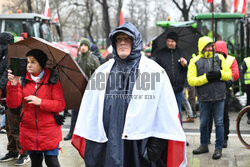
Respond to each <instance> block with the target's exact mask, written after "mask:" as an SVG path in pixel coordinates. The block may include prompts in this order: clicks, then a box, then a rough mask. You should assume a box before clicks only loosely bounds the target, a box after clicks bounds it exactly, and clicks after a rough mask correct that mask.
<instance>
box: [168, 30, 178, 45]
mask: <svg viewBox="0 0 250 167" xmlns="http://www.w3.org/2000/svg"><path fill="white" fill-rule="evenodd" d="M167 39H172V40H174V41H175V42H176V43H177V42H178V34H177V33H176V32H173V31H172V32H170V33H168V35H167Z"/></svg>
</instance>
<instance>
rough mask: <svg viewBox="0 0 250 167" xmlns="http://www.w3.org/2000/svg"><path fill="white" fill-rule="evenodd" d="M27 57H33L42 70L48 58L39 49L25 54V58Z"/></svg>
mask: <svg viewBox="0 0 250 167" xmlns="http://www.w3.org/2000/svg"><path fill="white" fill-rule="evenodd" d="M28 56H32V57H34V58H35V59H36V60H37V61H38V63H39V64H40V66H41V67H42V68H45V66H46V62H47V60H48V57H47V55H46V54H45V53H44V52H43V51H41V50H40V49H32V50H30V51H29V52H28V53H27V54H26V57H28Z"/></svg>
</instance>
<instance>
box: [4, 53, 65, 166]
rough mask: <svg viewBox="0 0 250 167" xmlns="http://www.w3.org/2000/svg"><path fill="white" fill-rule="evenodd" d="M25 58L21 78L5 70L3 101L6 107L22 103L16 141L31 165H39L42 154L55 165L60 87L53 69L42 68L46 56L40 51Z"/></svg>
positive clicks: (62, 104) (59, 135)
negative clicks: (25, 62) (24, 67)
mask: <svg viewBox="0 0 250 167" xmlns="http://www.w3.org/2000/svg"><path fill="white" fill-rule="evenodd" d="M26 57H27V60H28V61H27V73H26V77H25V78H20V77H18V76H14V75H13V74H12V71H11V70H9V71H8V79H9V82H8V84H7V97H6V103H7V106H8V107H9V108H17V107H19V106H20V105H22V111H21V115H20V120H21V122H20V144H21V147H22V150H24V151H27V153H28V154H29V155H30V158H31V164H32V167H41V166H42V161H43V157H45V163H46V165H47V166H48V167H59V166H60V164H59V162H58V147H59V142H60V141H61V140H62V131H61V126H60V124H57V122H56V119H55V118H57V116H58V114H59V112H61V111H63V110H64V107H65V100H64V96H63V90H62V87H61V84H60V82H59V80H58V75H57V74H56V73H55V71H53V70H50V69H47V68H45V66H46V62H47V60H48V58H47V55H46V54H45V53H44V52H42V51H41V50H39V49H33V50H31V51H29V52H28V53H27V54H26Z"/></svg>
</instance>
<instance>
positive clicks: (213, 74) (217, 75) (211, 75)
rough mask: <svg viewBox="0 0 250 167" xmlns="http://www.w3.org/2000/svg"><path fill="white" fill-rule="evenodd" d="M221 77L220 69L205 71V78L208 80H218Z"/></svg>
mask: <svg viewBox="0 0 250 167" xmlns="http://www.w3.org/2000/svg"><path fill="white" fill-rule="evenodd" d="M220 78H221V73H220V71H209V72H208V73H207V80H208V82H215V81H219V80H220Z"/></svg>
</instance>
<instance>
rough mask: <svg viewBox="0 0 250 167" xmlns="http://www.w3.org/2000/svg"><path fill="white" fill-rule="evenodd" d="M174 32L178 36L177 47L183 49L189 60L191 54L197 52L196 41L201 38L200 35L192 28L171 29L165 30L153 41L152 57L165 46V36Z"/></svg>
mask: <svg viewBox="0 0 250 167" xmlns="http://www.w3.org/2000/svg"><path fill="white" fill-rule="evenodd" d="M172 31H174V32H176V33H177V34H178V38H179V39H178V42H177V46H178V47H180V48H182V49H184V50H185V51H186V52H187V56H188V58H189V59H190V58H191V57H192V54H193V53H197V52H198V39H199V38H200V37H201V36H202V35H201V33H200V32H199V31H198V30H197V29H195V28H193V27H191V26H190V27H171V28H168V29H166V31H164V32H163V33H162V34H160V35H159V36H158V37H157V38H156V39H155V40H153V46H152V56H154V53H156V52H157V51H158V50H160V49H162V48H164V47H165V46H166V41H167V35H168V33H169V32H172Z"/></svg>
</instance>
